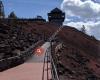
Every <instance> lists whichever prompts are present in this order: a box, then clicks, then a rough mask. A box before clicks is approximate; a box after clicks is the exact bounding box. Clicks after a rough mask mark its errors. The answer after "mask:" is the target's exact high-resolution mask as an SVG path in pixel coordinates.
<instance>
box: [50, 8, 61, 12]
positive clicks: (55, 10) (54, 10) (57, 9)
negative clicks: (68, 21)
mask: <svg viewBox="0 0 100 80" xmlns="http://www.w3.org/2000/svg"><path fill="white" fill-rule="evenodd" d="M51 13H62V11H61V10H60V9H59V8H54V9H53V10H52V11H51Z"/></svg>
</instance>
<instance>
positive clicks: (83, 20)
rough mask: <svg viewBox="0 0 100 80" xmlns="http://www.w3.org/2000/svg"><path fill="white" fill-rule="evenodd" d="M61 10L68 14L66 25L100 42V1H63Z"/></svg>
mask: <svg viewBox="0 0 100 80" xmlns="http://www.w3.org/2000/svg"><path fill="white" fill-rule="evenodd" d="M61 9H62V10H63V11H65V13H66V19H65V22H64V24H65V25H70V26H73V27H76V28H78V29H80V28H81V27H82V25H85V27H86V30H87V33H88V34H90V35H94V36H95V37H96V38H97V39H99V40H100V0H63V2H62V4H61Z"/></svg>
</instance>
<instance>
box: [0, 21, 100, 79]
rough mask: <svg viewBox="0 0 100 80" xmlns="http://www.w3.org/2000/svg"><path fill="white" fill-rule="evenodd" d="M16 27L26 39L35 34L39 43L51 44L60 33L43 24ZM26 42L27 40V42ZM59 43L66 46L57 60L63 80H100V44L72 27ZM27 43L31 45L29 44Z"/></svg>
mask: <svg viewBox="0 0 100 80" xmlns="http://www.w3.org/2000/svg"><path fill="white" fill-rule="evenodd" d="M7 25H8V26H9V27H7V26H6V29H7V31H10V30H11V29H13V28H12V27H13V26H11V24H7ZM3 26H4V25H3ZM16 26H20V28H21V32H23V34H24V35H27V34H28V33H32V34H33V37H34V39H35V40H41V39H44V40H47V39H48V38H49V37H50V36H51V35H52V34H53V33H54V32H55V31H56V30H57V29H58V26H57V25H54V24H51V23H41V22H38V23H36V22H35V23H28V22H24V23H19V24H17V25H16ZM0 27H1V26H0ZM2 29H3V28H2ZM4 29H5V28H4ZM1 31H3V30H1ZM7 34H8V33H6V34H5V35H7ZM19 36H20V35H19ZM22 37H23V36H22ZM1 39H2V37H1ZM4 39H6V38H4ZM11 39H12V38H11ZM26 39H28V38H27V36H26V37H25V38H24V40H26ZM57 39H58V41H60V42H62V43H63V47H62V49H60V50H58V52H57V53H54V54H53V56H54V57H55V60H56V65H57V69H58V73H59V76H60V79H61V80H66V79H68V80H88V79H87V78H91V77H92V78H98V79H97V80H100V78H99V76H100V60H99V58H100V41H98V40H96V39H95V38H94V37H91V36H88V35H87V34H84V33H83V32H81V31H78V30H77V29H75V28H72V27H69V26H65V27H64V28H63V29H62V31H61V32H60V33H59V34H58V35H57ZM14 42H15V41H14ZM27 43H28V44H31V42H29V40H28V41H27ZM24 46H26V45H24ZM90 80H91V79H90Z"/></svg>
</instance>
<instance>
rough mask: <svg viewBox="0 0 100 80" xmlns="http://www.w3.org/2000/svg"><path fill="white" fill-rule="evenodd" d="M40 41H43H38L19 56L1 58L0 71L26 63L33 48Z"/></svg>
mask: <svg viewBox="0 0 100 80" xmlns="http://www.w3.org/2000/svg"><path fill="white" fill-rule="evenodd" d="M40 42H41V41H38V42H37V43H35V44H33V45H32V46H31V47H30V48H28V49H26V50H25V51H22V52H21V54H20V55H18V56H14V57H9V58H6V59H1V60H0V72H1V71H4V70H6V69H9V68H12V67H15V66H17V65H19V64H22V63H24V62H25V61H26V60H27V59H28V58H29V57H30V56H31V55H32V53H33V49H34V48H35V47H36V45H37V44H39V43H40Z"/></svg>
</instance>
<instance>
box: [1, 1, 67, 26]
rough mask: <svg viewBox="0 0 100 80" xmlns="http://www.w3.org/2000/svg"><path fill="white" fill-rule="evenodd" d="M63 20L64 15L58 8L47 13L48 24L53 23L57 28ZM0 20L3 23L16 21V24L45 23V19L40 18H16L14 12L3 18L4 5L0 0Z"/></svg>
mask: <svg viewBox="0 0 100 80" xmlns="http://www.w3.org/2000/svg"><path fill="white" fill-rule="evenodd" d="M64 19H65V13H64V12H62V11H61V10H60V9H59V8H55V9H53V10H51V11H50V13H48V21H49V22H50V23H54V24H56V25H58V26H61V25H62V24H63V22H64ZM0 20H1V21H3V22H7V23H9V22H12V21H13V20H16V21H17V22H46V20H45V19H43V18H42V16H37V17H35V18H29V19H28V18H18V17H17V16H16V14H15V13H14V12H11V13H10V14H9V15H8V18H5V12H4V5H3V2H2V1H1V0H0Z"/></svg>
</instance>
